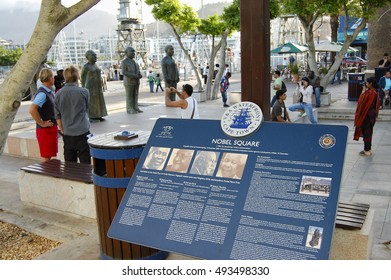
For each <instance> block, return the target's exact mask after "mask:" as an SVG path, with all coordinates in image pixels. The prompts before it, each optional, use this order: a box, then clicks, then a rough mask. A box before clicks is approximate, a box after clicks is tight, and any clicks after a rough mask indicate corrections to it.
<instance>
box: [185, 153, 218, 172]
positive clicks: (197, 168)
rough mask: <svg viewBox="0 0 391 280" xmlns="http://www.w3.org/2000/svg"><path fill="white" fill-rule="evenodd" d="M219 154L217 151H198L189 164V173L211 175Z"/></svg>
mask: <svg viewBox="0 0 391 280" xmlns="http://www.w3.org/2000/svg"><path fill="white" fill-rule="evenodd" d="M219 155H220V153H219V152H209V151H198V152H197V154H196V156H195V159H194V162H193V165H192V166H191V169H190V173H191V174H196V175H206V176H213V173H214V171H215V169H216V164H217V159H218V158H219Z"/></svg>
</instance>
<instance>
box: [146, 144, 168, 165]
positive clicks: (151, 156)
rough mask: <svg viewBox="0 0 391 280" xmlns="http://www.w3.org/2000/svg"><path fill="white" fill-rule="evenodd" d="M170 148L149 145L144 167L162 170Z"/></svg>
mask: <svg viewBox="0 0 391 280" xmlns="http://www.w3.org/2000/svg"><path fill="white" fill-rule="evenodd" d="M169 152H170V148H163V147H151V148H150V149H149V152H148V155H147V158H146V159H145V161H144V164H143V168H144V169H154V170H163V167H164V164H165V163H166V160H167V157H168V153H169Z"/></svg>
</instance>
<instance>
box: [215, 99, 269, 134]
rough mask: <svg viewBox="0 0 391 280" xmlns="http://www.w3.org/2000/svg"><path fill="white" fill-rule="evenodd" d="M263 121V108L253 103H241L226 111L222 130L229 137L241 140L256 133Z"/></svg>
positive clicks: (222, 120)
mask: <svg viewBox="0 0 391 280" xmlns="http://www.w3.org/2000/svg"><path fill="white" fill-rule="evenodd" d="M262 120H263V114H262V110H261V108H259V106H258V105H257V104H255V103H252V102H240V103H236V104H234V105H232V106H231V107H229V108H228V109H227V111H225V113H224V114H223V117H222V119H221V128H222V129H223V131H224V133H225V134H227V135H228V136H231V137H235V138H239V137H245V136H248V135H250V134H252V133H254V132H255V131H256V130H257V129H258V128H259V127H260V126H261V123H262Z"/></svg>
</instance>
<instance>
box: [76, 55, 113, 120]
mask: <svg viewBox="0 0 391 280" xmlns="http://www.w3.org/2000/svg"><path fill="white" fill-rule="evenodd" d="M86 58H87V60H88V62H87V63H86V64H85V65H84V66H83V70H82V72H81V86H82V87H84V88H86V89H88V91H89V92H90V106H89V108H88V116H89V118H90V121H91V122H97V121H104V120H105V119H104V118H103V117H104V116H107V110H106V103H105V98H104V96H103V89H102V76H101V70H100V68H99V66H98V65H96V60H97V58H96V54H95V52H94V51H92V50H88V51H87V52H86Z"/></svg>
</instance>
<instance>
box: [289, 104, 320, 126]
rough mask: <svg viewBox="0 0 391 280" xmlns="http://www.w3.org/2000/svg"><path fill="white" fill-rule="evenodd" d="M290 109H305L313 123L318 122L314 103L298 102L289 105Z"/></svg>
mask: <svg viewBox="0 0 391 280" xmlns="http://www.w3.org/2000/svg"><path fill="white" fill-rule="evenodd" d="M288 109H289V111H292V112H293V111H296V110H304V111H305V113H306V114H307V117H308V119H309V120H310V122H311V123H318V121H317V120H316V119H315V116H314V113H313V112H312V104H309V103H296V104H293V105H291V106H289V107H288Z"/></svg>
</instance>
